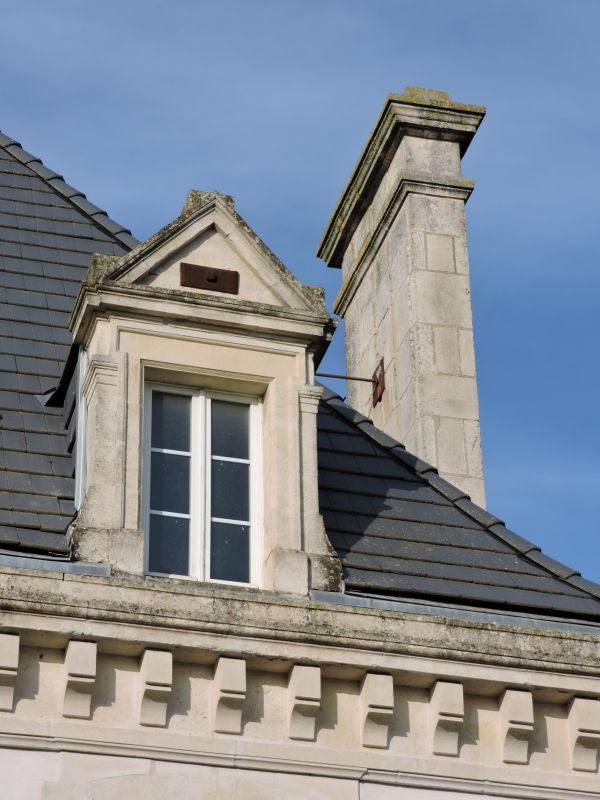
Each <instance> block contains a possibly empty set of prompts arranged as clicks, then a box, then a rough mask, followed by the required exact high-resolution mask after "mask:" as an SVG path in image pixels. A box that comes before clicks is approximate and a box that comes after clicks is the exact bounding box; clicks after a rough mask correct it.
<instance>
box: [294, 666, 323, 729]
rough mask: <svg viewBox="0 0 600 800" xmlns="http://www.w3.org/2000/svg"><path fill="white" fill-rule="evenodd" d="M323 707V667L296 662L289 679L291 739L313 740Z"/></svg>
mask: <svg viewBox="0 0 600 800" xmlns="http://www.w3.org/2000/svg"><path fill="white" fill-rule="evenodd" d="M320 708H321V668H320V667H307V666H303V665H300V664H295V665H294V667H293V668H292V670H291V672H290V675H289V680H288V716H289V737H290V739H301V740H304V741H308V742H312V741H314V739H315V729H316V717H317V714H318V713H319V709H320Z"/></svg>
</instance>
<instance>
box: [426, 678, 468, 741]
mask: <svg viewBox="0 0 600 800" xmlns="http://www.w3.org/2000/svg"><path fill="white" fill-rule="evenodd" d="M429 713H430V719H431V732H432V750H433V753H434V754H435V755H438V756H458V754H459V751H460V745H459V735H460V730H461V728H462V726H463V723H464V720H465V703H464V695H463V687H462V684H461V683H450V682H449V681H437V682H436V683H435V684H434V685H433V688H432V689H431V699H430V701H429Z"/></svg>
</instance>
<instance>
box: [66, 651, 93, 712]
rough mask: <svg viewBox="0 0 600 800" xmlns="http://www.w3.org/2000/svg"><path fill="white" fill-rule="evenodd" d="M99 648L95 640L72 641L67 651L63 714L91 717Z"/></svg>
mask: <svg viewBox="0 0 600 800" xmlns="http://www.w3.org/2000/svg"><path fill="white" fill-rule="evenodd" d="M97 655H98V648H97V645H96V643H95V642H77V641H74V640H73V641H70V642H69V644H68V645H67V650H66V653H65V696H64V701H63V716H64V717H74V718H76V719H89V718H90V711H91V705H92V693H93V691H94V686H95V683H96V661H97Z"/></svg>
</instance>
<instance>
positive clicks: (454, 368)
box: [433, 327, 461, 375]
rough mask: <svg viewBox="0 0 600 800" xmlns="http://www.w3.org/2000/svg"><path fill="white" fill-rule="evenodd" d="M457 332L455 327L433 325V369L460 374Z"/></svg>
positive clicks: (458, 332)
mask: <svg viewBox="0 0 600 800" xmlns="http://www.w3.org/2000/svg"><path fill="white" fill-rule="evenodd" d="M459 334H460V331H458V330H457V329H456V328H441V327H434V329H433V342H434V348H435V370H436V372H441V373H445V374H447V375H460V374H461V365H460V351H459Z"/></svg>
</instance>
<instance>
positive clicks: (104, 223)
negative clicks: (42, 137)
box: [0, 130, 139, 249]
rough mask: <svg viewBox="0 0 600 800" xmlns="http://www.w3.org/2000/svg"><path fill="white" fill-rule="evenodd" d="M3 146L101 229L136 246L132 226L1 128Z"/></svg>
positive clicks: (125, 244) (129, 244) (125, 242)
mask: <svg viewBox="0 0 600 800" xmlns="http://www.w3.org/2000/svg"><path fill="white" fill-rule="evenodd" d="M0 148H2V149H3V150H5V151H6V152H7V153H8V154H9V155H10V156H12V157H13V158H14V159H15V160H16V161H18V162H19V163H21V164H23V166H26V167H28V168H29V169H30V170H31V171H32V172H34V173H35V174H36V175H37V176H38V177H39V178H41V179H42V180H43V181H44V182H45V183H47V184H48V186H50V188H51V189H52V190H53V191H54V192H56V194H59V195H61V197H64V198H65V199H66V200H68V201H69V202H70V203H71V204H72V205H74V206H75V208H77V209H78V211H81V212H82V213H83V214H85V215H86V216H87V217H89V218H90V219H91V220H92V221H93V222H94V223H95V224H96V225H97V226H98V227H99V228H100V229H101V230H103V231H104V232H105V233H108V234H109V235H110V236H111V237H112V238H113V239H115V240H116V241H117V242H119V244H121V245H123V246H124V247H127V248H128V249H131V248H133V247H136V246H137V245H138V244H139V242H138V240H137V239H136V238H135V236H133V235H132V233H131V231H130V230H129V228H126V227H125V226H124V225H121V224H120V223H118V222H115V220H113V219H111V217H109V216H108V214H107V213H106V211H104V210H103V209H101V208H99V207H98V206H96V205H94V203H91V202H90V201H89V200H88V199H87V197H86V195H85V194H84V193H83V192H80V191H79V190H78V189H75V188H74V187H73V186H71V185H70V184H68V183H67V182H66V181H65V179H64V178H63V176H62V175H59V174H58V173H57V172H54V170H52V169H49V168H48V167H46V166H45V164H44V163H43V161H42V160H41V158H38V157H37V156H34V155H32V154H31V153H29V152H27V150H25V149H24V148H23V147H22V145H21V143H20V142H18V141H17V140H16V139H13V138H11V137H10V136H8V135H7V134H5V133H3V132H2V131H1V130H0Z"/></svg>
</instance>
